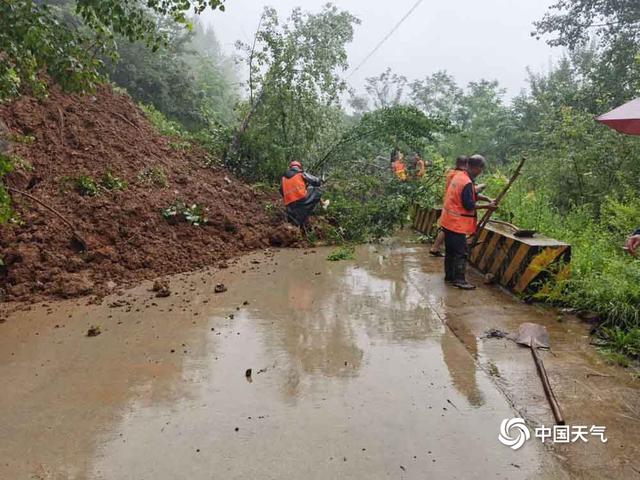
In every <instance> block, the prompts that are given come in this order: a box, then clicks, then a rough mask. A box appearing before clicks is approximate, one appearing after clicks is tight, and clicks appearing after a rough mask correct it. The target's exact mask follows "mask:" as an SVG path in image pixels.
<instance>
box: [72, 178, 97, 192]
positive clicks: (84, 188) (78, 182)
mask: <svg viewBox="0 0 640 480" xmlns="http://www.w3.org/2000/svg"><path fill="white" fill-rule="evenodd" d="M73 186H74V188H75V189H76V191H77V192H78V193H79V194H80V195H83V196H85V197H96V196H98V195H100V187H99V186H98V184H97V183H96V181H95V180H94V179H93V178H92V177H90V176H88V175H81V176H79V177H76V178H75V179H74V180H73Z"/></svg>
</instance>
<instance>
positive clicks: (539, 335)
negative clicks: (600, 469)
mask: <svg viewBox="0 0 640 480" xmlns="http://www.w3.org/2000/svg"><path fill="white" fill-rule="evenodd" d="M515 341H516V343H518V344H520V345H524V346H525V347H529V348H530V349H531V354H532V355H533V360H534V361H535V363H536V369H537V370H538V375H540V380H542V386H543V387H544V393H545V395H546V396H547V400H548V401H549V405H550V406H551V410H552V411H553V416H554V417H555V419H556V423H557V424H558V425H564V424H565V421H564V416H563V415H562V409H561V408H560V404H559V403H558V400H557V399H556V396H555V395H554V393H553V390H552V389H551V384H550V383H549V377H547V371H546V370H545V369H544V364H543V363H542V359H541V358H540V357H539V356H538V348H549V333H548V332H547V329H546V328H545V327H543V326H542V325H538V324H537V323H523V324H521V325H520V328H518V334H517V336H516V338H515Z"/></svg>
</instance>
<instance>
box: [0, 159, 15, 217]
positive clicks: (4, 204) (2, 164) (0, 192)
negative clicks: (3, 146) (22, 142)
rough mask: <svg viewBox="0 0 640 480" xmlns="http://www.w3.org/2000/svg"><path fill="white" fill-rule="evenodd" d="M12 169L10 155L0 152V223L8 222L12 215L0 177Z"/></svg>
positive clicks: (9, 202) (7, 195) (9, 199)
mask: <svg viewBox="0 0 640 480" xmlns="http://www.w3.org/2000/svg"><path fill="white" fill-rule="evenodd" d="M13 168H14V162H13V158H12V156H11V155H7V154H4V153H2V151H0V223H4V222H6V221H7V220H9V219H10V218H11V217H12V215H13V210H12V209H11V198H10V197H9V192H8V191H7V189H6V187H5V185H4V182H3V181H2V177H4V176H5V175H6V174H7V173H9V172H11V171H12V170H13Z"/></svg>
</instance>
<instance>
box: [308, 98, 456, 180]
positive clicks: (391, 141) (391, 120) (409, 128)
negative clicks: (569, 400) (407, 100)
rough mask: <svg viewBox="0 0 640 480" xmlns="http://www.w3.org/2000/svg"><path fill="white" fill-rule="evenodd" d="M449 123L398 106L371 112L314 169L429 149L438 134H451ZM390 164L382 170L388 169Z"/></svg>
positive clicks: (341, 137)
mask: <svg viewBox="0 0 640 480" xmlns="http://www.w3.org/2000/svg"><path fill="white" fill-rule="evenodd" d="M450 130H451V128H450V123H449V122H448V121H447V120H443V119H439V118H431V117H428V116H426V115H425V114H424V113H422V112H421V111H420V110H419V109H417V108H416V107H412V106H407V105H396V106H393V107H386V108H381V109H379V110H375V111H373V112H368V113H366V114H364V115H363V116H362V118H361V119H360V120H359V121H358V122H357V123H356V124H355V125H354V126H352V127H351V128H349V129H347V130H346V131H345V132H344V133H343V134H342V135H341V136H340V137H338V141H337V142H335V141H334V143H333V145H332V146H331V148H328V149H326V151H325V154H324V156H323V157H322V158H321V159H320V161H319V162H317V164H316V165H315V167H321V166H322V167H324V166H329V167H330V166H337V165H340V164H341V165H344V164H348V163H349V162H351V161H353V159H365V158H372V157H376V156H378V155H381V154H385V155H388V152H389V151H391V149H392V148H401V149H403V150H405V151H409V152H412V151H414V152H421V151H424V150H425V149H427V148H428V147H429V145H430V144H431V143H433V140H434V138H435V136H436V135H438V134H439V133H444V132H448V131H450ZM388 158H389V157H387V164H386V165H385V166H384V167H383V168H384V169H385V170H386V169H388V165H389V160H388Z"/></svg>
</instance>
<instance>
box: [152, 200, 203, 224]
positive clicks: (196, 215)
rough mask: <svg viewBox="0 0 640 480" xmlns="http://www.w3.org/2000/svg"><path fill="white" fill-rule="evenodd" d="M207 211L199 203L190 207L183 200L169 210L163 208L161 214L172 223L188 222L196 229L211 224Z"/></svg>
mask: <svg viewBox="0 0 640 480" xmlns="http://www.w3.org/2000/svg"><path fill="white" fill-rule="evenodd" d="M207 210H208V209H207V208H206V207H203V206H202V205H199V204H197V203H194V204H191V205H188V204H186V203H185V202H184V201H182V200H176V201H175V202H173V203H172V204H171V205H169V206H168V207H167V208H163V209H162V211H161V213H162V216H163V217H164V219H165V220H167V221H168V222H170V223H178V222H187V223H189V224H191V225H193V226H194V227H199V226H200V225H205V224H207V223H208V222H209V219H208V218H207V216H206V215H207Z"/></svg>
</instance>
